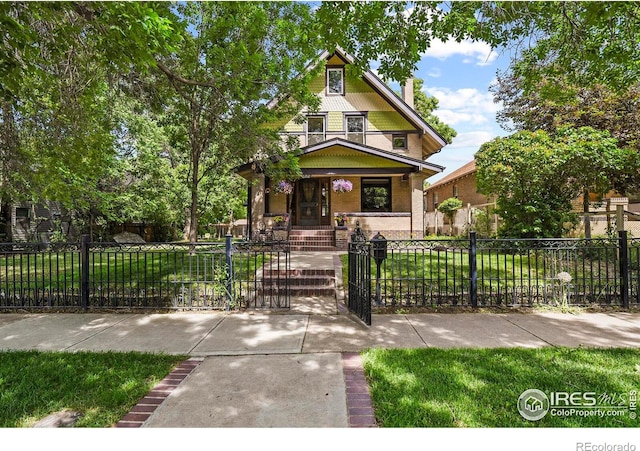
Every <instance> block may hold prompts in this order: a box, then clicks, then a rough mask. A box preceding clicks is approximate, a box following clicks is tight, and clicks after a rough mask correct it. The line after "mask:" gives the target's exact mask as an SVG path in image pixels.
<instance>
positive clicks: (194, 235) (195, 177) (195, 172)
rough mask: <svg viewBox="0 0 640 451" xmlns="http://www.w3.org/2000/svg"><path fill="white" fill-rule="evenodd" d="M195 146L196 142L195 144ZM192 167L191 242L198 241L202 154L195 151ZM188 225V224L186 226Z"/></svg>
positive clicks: (189, 226) (189, 232) (189, 236)
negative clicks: (199, 183)
mask: <svg viewBox="0 0 640 451" xmlns="http://www.w3.org/2000/svg"><path fill="white" fill-rule="evenodd" d="M193 145H194V146H195V145H196V144H193ZM192 161H193V162H192V165H193V167H192V169H191V208H190V209H189V221H188V239H189V242H190V243H196V242H197V241H198V182H199V173H200V155H199V152H197V151H195V150H194V151H193V155H192ZM185 227H187V226H185Z"/></svg>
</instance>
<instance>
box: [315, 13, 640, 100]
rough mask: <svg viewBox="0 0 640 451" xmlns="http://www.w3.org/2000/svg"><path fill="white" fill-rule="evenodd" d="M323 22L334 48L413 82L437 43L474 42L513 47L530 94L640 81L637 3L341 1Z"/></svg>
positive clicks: (389, 75)
mask: <svg viewBox="0 0 640 451" xmlns="http://www.w3.org/2000/svg"><path fill="white" fill-rule="evenodd" d="M316 17H317V18H318V20H319V21H320V23H321V24H323V25H324V26H323V27H322V28H321V29H320V30H321V32H322V33H323V36H324V37H325V40H326V42H327V44H328V45H330V46H332V45H341V46H342V47H343V48H345V50H346V51H347V52H349V53H351V54H352V55H354V56H356V57H357V58H359V60H360V61H361V64H362V65H363V66H362V67H363V68H364V67H366V66H367V65H368V64H369V63H370V62H371V61H374V60H379V61H380V67H379V69H378V70H379V72H380V73H381V74H382V75H383V76H385V77H387V78H390V79H392V80H404V79H406V78H408V77H409V76H410V74H411V73H412V72H413V70H414V68H415V66H416V64H417V63H418V62H419V61H420V59H421V54H422V53H423V52H425V51H426V50H427V49H428V48H429V46H430V45H431V43H432V42H433V41H434V40H435V39H440V40H443V41H447V40H449V39H453V40H456V41H458V42H459V41H461V40H464V39H469V40H476V41H484V42H487V43H488V44H490V45H491V46H492V47H493V48H494V49H497V50H500V51H507V50H510V51H511V52H512V56H513V58H514V59H515V60H516V61H518V75H521V76H523V77H524V79H525V81H526V83H525V89H527V90H529V89H533V88H534V87H535V86H536V84H537V83H538V82H539V81H540V80H543V79H545V78H547V79H555V78H556V76H557V75H558V74H562V75H568V76H569V77H570V81H571V82H572V83H575V84H577V85H579V86H590V85H595V84H605V85H607V86H609V87H613V88H615V89H620V88H622V89H624V88H626V87H627V86H629V85H633V84H637V83H638V82H640V48H639V47H638V46H637V43H638V42H640V4H639V3H637V2H449V3H442V2H434V1H428V2H407V1H402V2H390V1H385V2H340V1H333V2H322V4H321V5H320V7H319V8H318V10H317V13H316ZM374 24H375V25H374Z"/></svg>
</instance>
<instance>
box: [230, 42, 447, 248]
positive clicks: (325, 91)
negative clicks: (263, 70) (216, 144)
mask: <svg viewBox="0 0 640 451" xmlns="http://www.w3.org/2000/svg"><path fill="white" fill-rule="evenodd" d="M321 58H322V59H324V60H326V66H325V71H324V73H323V74H321V75H320V76H318V77H317V78H315V79H314V80H313V81H312V84H311V89H312V91H313V92H314V93H317V95H318V96H319V97H320V99H321V103H320V107H319V109H318V111H316V112H303V113H304V114H305V115H306V121H305V122H304V123H300V121H295V120H294V118H291V121H289V122H288V123H287V124H286V125H285V126H284V128H283V133H285V134H287V135H293V136H296V137H298V139H299V142H300V148H301V151H302V154H301V155H300V157H299V165H300V168H301V169H302V173H303V177H302V179H299V180H297V181H294V182H293V183H291V184H290V185H287V184H283V185H281V182H282V181H281V180H271V179H269V178H268V177H265V175H264V174H260V173H256V172H255V170H252V169H251V165H245V166H243V167H242V168H241V169H240V170H239V174H240V175H242V176H243V177H245V178H246V179H248V180H250V181H251V183H249V186H250V192H249V208H248V210H249V212H248V213H249V215H248V216H249V218H250V223H251V226H250V227H251V228H252V229H253V230H256V228H257V227H258V224H260V223H263V224H265V225H266V226H267V227H270V226H272V225H273V221H272V220H273V218H275V217H278V216H283V215H284V214H285V213H287V214H289V220H290V221H291V226H292V228H293V229H294V230H296V229H306V230H327V229H330V230H332V229H333V228H334V227H335V226H336V225H337V224H338V223H337V221H336V220H335V217H336V215H339V216H341V217H344V216H346V219H347V220H346V226H347V227H348V229H349V230H351V229H352V228H353V227H354V226H355V224H356V221H359V223H360V225H361V227H362V228H363V229H364V230H365V231H366V232H368V233H369V235H371V234H374V233H377V232H381V233H382V234H383V235H385V236H386V237H387V238H399V237H402V238H409V237H422V236H423V233H424V219H423V218H424V215H423V182H424V180H425V178H427V177H429V176H431V175H433V174H435V173H438V172H441V171H442V170H443V169H444V168H442V167H440V166H438V165H435V164H432V163H428V162H427V161H426V160H427V158H428V157H429V156H431V155H432V154H434V153H436V152H438V151H440V149H442V147H443V146H444V145H445V144H446V141H445V140H444V139H443V138H442V137H441V136H440V135H439V134H438V133H437V132H436V131H435V130H434V129H433V128H432V127H431V126H430V125H429V124H428V123H426V122H425V120H424V119H423V118H422V117H421V116H420V115H419V114H418V113H417V112H416V111H415V109H414V108H413V81H412V80H407V82H406V83H405V85H404V87H403V94H402V98H401V97H400V96H398V95H397V94H395V93H394V92H393V90H392V89H391V88H390V87H389V86H387V85H386V84H385V83H384V82H383V81H382V80H380V78H378V77H377V76H376V75H375V74H374V73H373V72H371V71H367V72H365V73H364V74H363V75H362V76H361V77H358V78H355V77H352V76H350V75H349V71H346V70H345V68H346V67H347V66H348V65H349V64H352V63H353V62H354V60H353V58H352V57H351V56H349V55H347V54H346V53H344V52H343V51H341V50H339V49H338V50H336V51H335V52H333V53H331V52H325V53H324V54H323V55H322V57H321ZM283 186H284V188H285V190H284V191H285V193H283V192H282V191H283V190H282V189H281V188H282V187H283ZM286 192H289V194H287V193H286Z"/></svg>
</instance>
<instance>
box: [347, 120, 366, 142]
mask: <svg viewBox="0 0 640 451" xmlns="http://www.w3.org/2000/svg"><path fill="white" fill-rule="evenodd" d="M345 129H346V131H347V136H346V138H347V140H348V141H353V142H357V143H360V144H364V116H362V115H357V116H346V117H345Z"/></svg>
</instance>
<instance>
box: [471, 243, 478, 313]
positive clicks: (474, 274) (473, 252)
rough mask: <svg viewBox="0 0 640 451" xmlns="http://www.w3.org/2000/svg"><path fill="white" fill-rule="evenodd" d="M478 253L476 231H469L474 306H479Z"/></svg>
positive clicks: (472, 301) (472, 304) (472, 302)
mask: <svg viewBox="0 0 640 451" xmlns="http://www.w3.org/2000/svg"><path fill="white" fill-rule="evenodd" d="M476 254H477V241H476V232H469V298H470V299H469V300H470V301H471V306H472V307H473V308H476V307H478V263H477V260H476Z"/></svg>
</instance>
